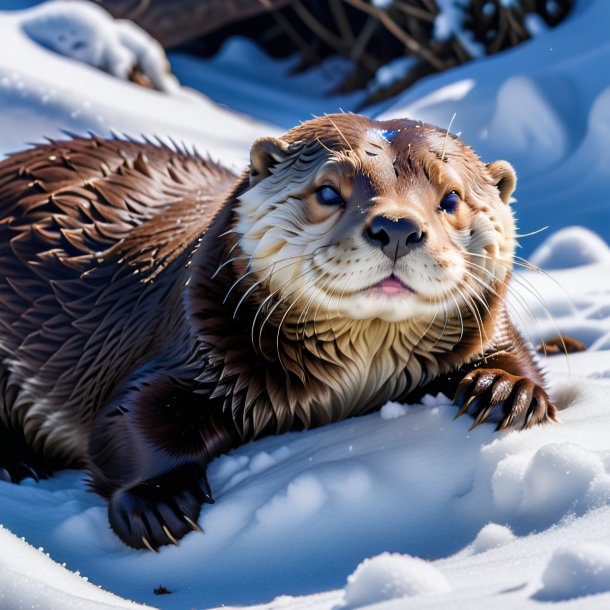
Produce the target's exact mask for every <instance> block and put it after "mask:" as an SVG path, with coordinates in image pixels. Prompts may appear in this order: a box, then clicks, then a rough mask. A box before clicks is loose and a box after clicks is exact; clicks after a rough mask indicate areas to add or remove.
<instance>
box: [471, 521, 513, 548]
mask: <svg viewBox="0 0 610 610" xmlns="http://www.w3.org/2000/svg"><path fill="white" fill-rule="evenodd" d="M514 539H515V535H514V534H513V532H512V530H511V529H510V527H506V526H505V525H499V524H498V523H488V524H487V525H486V526H485V527H484V528H483V529H482V530H481V531H480V532H479V533H478V534H477V537H476V538H475V539H474V541H473V542H472V544H471V545H470V548H471V550H472V552H473V553H484V552H485V551H489V550H490V549H496V548H498V547H500V546H504V545H505V544H508V543H510V542H513V540H514Z"/></svg>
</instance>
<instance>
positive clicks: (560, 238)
mask: <svg viewBox="0 0 610 610" xmlns="http://www.w3.org/2000/svg"><path fill="white" fill-rule="evenodd" d="M529 260H530V262H531V263H532V264H534V265H536V266H537V267H541V268H542V269H568V268H569V267H580V266H581V265H591V264H594V263H607V262H610V252H609V251H608V248H607V247H606V243H605V242H604V240H603V239H601V238H600V237H599V236H598V235H597V234H596V233H594V232H593V231H591V230H590V229H586V228H585V227H569V228H567V229H562V230H561V231H557V233H555V234H554V235H553V236H551V237H549V238H548V239H547V240H546V241H545V242H544V244H542V245H541V246H539V247H538V248H536V250H535V251H534V252H533V253H532V255H531V256H530V257H529Z"/></svg>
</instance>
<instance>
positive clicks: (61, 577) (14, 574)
mask: <svg viewBox="0 0 610 610" xmlns="http://www.w3.org/2000/svg"><path fill="white" fill-rule="evenodd" d="M0 608H2V610H26V608H41V609H44V610H66V609H68V608H69V609H70V610H78V609H82V610H110V609H112V608H115V609H117V608H125V609H128V608H131V609H133V610H137V609H140V610H145V608H149V606H142V605H141V604H135V603H133V602H128V601H126V600H123V599H121V598H119V597H117V596H116V595H113V594H112V593H108V592H107V591H104V590H103V589H100V588H99V587H96V586H95V585H92V584H91V583H89V582H87V579H86V578H84V577H82V576H80V575H79V574H78V573H76V574H74V573H72V572H68V571H67V570H65V569H64V568H63V567H62V566H60V565H58V564H57V563H55V562H54V561H52V560H51V559H50V558H49V556H48V555H45V554H44V553H43V551H42V549H34V548H33V547H32V546H30V545H29V544H27V543H26V542H25V541H24V539H19V538H17V537H16V536H15V535H14V534H11V532H9V531H7V530H6V529H4V528H3V527H2V526H0Z"/></svg>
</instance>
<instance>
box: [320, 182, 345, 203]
mask: <svg viewBox="0 0 610 610" xmlns="http://www.w3.org/2000/svg"><path fill="white" fill-rule="evenodd" d="M316 199H317V200H318V203H321V204H322V205H343V204H344V203H345V201H344V200H343V197H341V195H339V193H338V192H337V191H336V190H335V189H334V188H333V187H332V186H328V185H324V186H321V187H320V188H319V189H318V190H317V191H316Z"/></svg>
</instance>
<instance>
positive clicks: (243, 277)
mask: <svg viewBox="0 0 610 610" xmlns="http://www.w3.org/2000/svg"><path fill="white" fill-rule="evenodd" d="M302 256H303V255H302V254H297V255H295V256H287V257H285V258H284V259H283V260H284V261H287V260H294V259H295V258H301V257H302ZM250 260H251V261H252V260H256V259H255V258H252V257H250ZM277 262H278V261H273V262H272V263H269V264H268V265H267V266H266V267H263V268H262V269H250V270H249V271H246V272H245V273H242V274H241V275H240V276H239V277H238V278H237V279H236V280H235V282H233V284H231V286H230V287H229V290H227V293H226V294H225V297H224V299H223V301H222V302H223V304H225V303H226V302H227V299H228V298H229V295H230V294H231V292H232V291H233V289H234V288H235V287H236V286H237V285H238V284H239V283H240V282H242V281H243V280H244V279H246V278H247V277H248V276H250V275H252V274H253V273H262V272H264V271H266V270H267V269H269V268H270V267H273V266H274V265H276V264H277ZM291 264H292V263H291ZM282 268H283V267H282ZM270 277H271V275H270V274H268V275H267V276H266V277H265V278H263V279H262V280H261V281H265V280H267V279H269V278H270Z"/></svg>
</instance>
